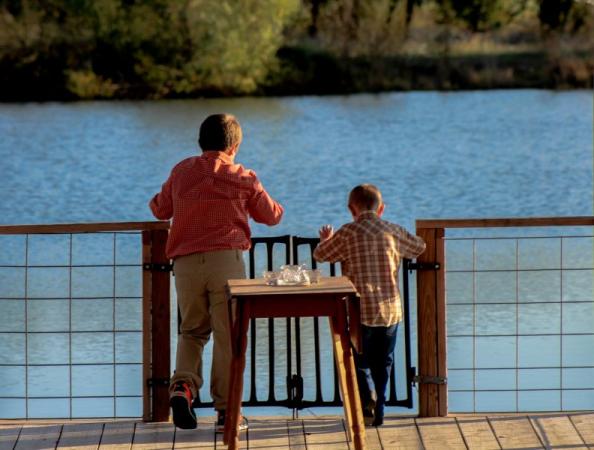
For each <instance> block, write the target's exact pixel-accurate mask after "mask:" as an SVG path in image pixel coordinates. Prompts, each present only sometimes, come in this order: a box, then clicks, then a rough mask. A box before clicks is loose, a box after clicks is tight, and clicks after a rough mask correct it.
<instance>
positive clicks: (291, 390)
mask: <svg viewBox="0 0 594 450" xmlns="http://www.w3.org/2000/svg"><path fill="white" fill-rule="evenodd" d="M287 394H288V395H287V396H288V400H289V401H288V407H289V408H293V409H295V408H299V409H300V408H301V404H302V402H303V378H302V377H301V376H299V375H291V376H290V377H287Z"/></svg>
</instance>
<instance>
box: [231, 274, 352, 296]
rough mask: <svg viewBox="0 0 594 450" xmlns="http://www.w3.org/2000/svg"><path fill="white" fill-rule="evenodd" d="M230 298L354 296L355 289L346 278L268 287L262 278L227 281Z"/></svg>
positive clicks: (328, 278) (330, 278)
mask: <svg viewBox="0 0 594 450" xmlns="http://www.w3.org/2000/svg"><path fill="white" fill-rule="evenodd" d="M227 285H228V287H229V294H230V295H231V296H232V297H240V296H243V295H278V294H302V295H307V294H345V295H348V294H355V293H356V291H355V288H354V287H353V284H352V283H351V282H350V281H349V279H348V278H347V277H322V278H320V282H319V283H315V284H310V285H295V286H268V285H267V284H265V283H264V279H263V278H256V279H253V280H229V281H227Z"/></svg>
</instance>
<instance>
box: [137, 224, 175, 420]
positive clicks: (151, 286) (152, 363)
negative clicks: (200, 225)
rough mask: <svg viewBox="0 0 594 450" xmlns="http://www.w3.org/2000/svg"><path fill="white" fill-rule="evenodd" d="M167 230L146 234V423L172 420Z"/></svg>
mask: <svg viewBox="0 0 594 450" xmlns="http://www.w3.org/2000/svg"><path fill="white" fill-rule="evenodd" d="M167 234H168V232H167V230H146V231H143V232H142V262H143V266H145V265H146V264H148V265H149V267H144V270H143V283H142V288H143V304H142V324H143V361H142V364H143V379H144V387H143V420H145V421H153V422H164V421H167V420H169V389H168V382H169V376H170V367H171V362H170V354H171V349H170V342H171V341H170V331H169V330H170V309H169V308H170V305H169V294H170V273H169V271H167V270H162V269H160V267H163V266H168V265H169V260H168V259H167V257H166V256H165V245H166V243H167Z"/></svg>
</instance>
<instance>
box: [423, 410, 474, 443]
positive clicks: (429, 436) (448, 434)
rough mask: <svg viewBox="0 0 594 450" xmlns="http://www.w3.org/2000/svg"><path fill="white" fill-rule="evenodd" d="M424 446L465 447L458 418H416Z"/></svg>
mask: <svg viewBox="0 0 594 450" xmlns="http://www.w3.org/2000/svg"><path fill="white" fill-rule="evenodd" d="M416 423H417V426H418V428H419V432H420V433H421V439H422V440H423V446H424V448H426V449H427V450H431V449H435V450H444V449H456V450H459V449H465V448H466V444H465V443H464V439H462V434H461V433H460V429H459V428H458V425H457V424H456V419H454V418H451V417H431V418H426V419H425V418H423V419H416Z"/></svg>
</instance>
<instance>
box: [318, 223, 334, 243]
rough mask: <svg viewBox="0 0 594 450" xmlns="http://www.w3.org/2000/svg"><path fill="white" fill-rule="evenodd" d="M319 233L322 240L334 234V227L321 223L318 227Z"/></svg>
mask: <svg viewBox="0 0 594 450" xmlns="http://www.w3.org/2000/svg"><path fill="white" fill-rule="evenodd" d="M319 233H320V241H322V242H324V241H327V240H328V239H330V238H331V237H332V235H333V234H334V228H332V225H323V226H322V227H321V228H320V231H319Z"/></svg>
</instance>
